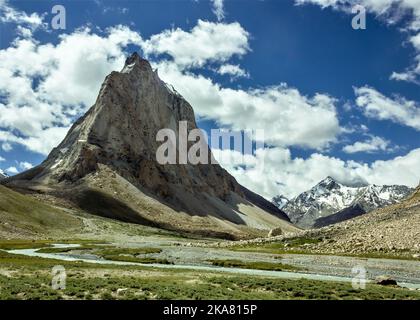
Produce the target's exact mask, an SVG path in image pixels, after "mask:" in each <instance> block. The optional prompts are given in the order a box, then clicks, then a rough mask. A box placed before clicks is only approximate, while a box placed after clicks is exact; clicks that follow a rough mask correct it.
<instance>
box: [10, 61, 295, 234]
mask: <svg viewBox="0 0 420 320" xmlns="http://www.w3.org/2000/svg"><path fill="white" fill-rule="evenodd" d="M181 121H184V122H187V131H188V132H189V131H190V130H193V129H196V128H197V124H196V121H195V116H194V111H193V109H192V107H191V105H190V104H189V103H188V102H187V101H186V100H185V99H184V98H183V97H182V96H181V95H179V94H177V93H176V92H175V91H174V90H171V89H169V86H168V85H166V84H165V83H164V82H163V81H162V80H160V79H159V77H158V75H157V73H155V72H153V71H152V68H151V66H150V64H149V62H148V61H147V60H145V59H142V58H141V57H140V56H139V55H138V54H137V53H134V54H132V55H131V56H130V57H129V58H128V59H127V61H126V65H125V67H124V69H123V70H122V72H112V73H111V74H110V75H109V76H107V77H106V79H105V82H104V84H103V85H102V88H101V91H100V93H99V96H98V98H97V100H96V103H95V104H94V105H93V106H92V107H91V108H90V110H89V111H88V112H87V113H86V114H85V115H84V116H83V117H81V118H80V119H79V120H78V121H76V123H75V124H74V125H73V126H72V128H71V129H70V131H69V132H68V134H67V136H66V137H65V139H64V140H63V142H62V143H61V144H60V145H59V146H58V147H57V148H55V149H54V150H53V151H52V152H51V153H50V155H49V156H48V158H47V159H46V160H45V161H44V162H43V163H42V164H41V165H39V166H38V167H35V168H33V169H32V170H29V171H27V172H26V173H23V174H21V175H18V176H16V177H13V179H12V181H11V182H10V183H11V184H16V185H20V186H25V187H27V188H32V189H37V190H40V189H42V190H44V191H45V190H49V192H52V193H54V194H55V195H57V196H60V197H63V198H65V199H66V200H69V201H71V202H72V203H74V204H75V205H76V206H78V207H79V208H80V209H83V210H85V211H88V212H91V213H94V214H97V215H101V216H106V217H109V218H114V219H120V220H123V221H128V222H135V223H141V224H148V225H153V226H158V227H163V228H166V229H174V230H181V231H185V232H194V233H200V234H206V235H215V236H220V237H230V238H232V237H235V238H236V237H240V238H243V237H249V236H251V235H252V236H257V235H258V236H261V235H266V234H267V230H269V229H273V228H282V229H283V230H284V231H296V229H295V227H293V226H292V225H291V224H290V223H288V222H286V221H288V217H287V216H286V214H284V213H283V212H282V211H281V210H279V209H278V208H276V207H275V206H274V205H273V204H271V203H270V202H268V201H266V200H265V199H263V198H262V197H260V196H259V195H257V194H255V193H253V192H251V191H249V190H248V189H246V188H244V187H243V186H241V185H240V184H239V183H238V182H237V181H236V180H235V179H234V178H233V177H232V176H231V175H230V174H229V173H228V172H227V171H225V170H224V169H223V168H222V167H220V166H219V165H214V164H208V165H206V164H199V165H191V164H185V165H161V164H159V163H158V162H157V161H156V152H157V149H158V148H159V146H160V145H161V144H162V143H161V142H159V141H157V140H156V136H157V133H158V132H159V130H161V129H171V130H173V131H174V132H179V127H180V122H181ZM177 152H178V148H177Z"/></svg>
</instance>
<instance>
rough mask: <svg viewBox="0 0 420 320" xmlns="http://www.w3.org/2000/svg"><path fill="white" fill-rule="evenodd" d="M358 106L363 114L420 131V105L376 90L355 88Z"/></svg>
mask: <svg viewBox="0 0 420 320" xmlns="http://www.w3.org/2000/svg"><path fill="white" fill-rule="evenodd" d="M354 92H355V94H356V105H357V106H359V107H360V108H362V109H363V113H364V114H365V115H366V116H367V117H370V118H374V119H378V120H391V121H393V122H395V123H399V124H402V125H405V126H409V127H412V128H414V129H416V130H420V105H419V104H418V103H417V102H415V101H410V100H407V99H405V98H403V97H395V98H393V99H392V98H389V97H386V96H385V95H383V94H382V93H380V92H378V91H377V90H375V89H374V88H370V87H366V86H365V87H361V88H355V89H354Z"/></svg>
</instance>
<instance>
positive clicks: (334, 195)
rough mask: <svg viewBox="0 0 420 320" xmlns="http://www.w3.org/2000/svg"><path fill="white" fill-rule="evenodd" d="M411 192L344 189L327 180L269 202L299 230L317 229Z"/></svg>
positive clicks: (396, 188)
mask: <svg viewBox="0 0 420 320" xmlns="http://www.w3.org/2000/svg"><path fill="white" fill-rule="evenodd" d="M412 192H413V189H411V188H409V187H406V186H398V185H393V186H378V185H360V184H359V185H356V186H348V185H344V184H342V183H339V182H338V181H336V180H335V179H333V178H331V177H327V178H326V179H324V180H322V181H321V182H319V183H318V184H317V185H316V186H314V187H313V188H312V189H310V190H309V191H306V192H303V193H302V194H300V195H299V196H297V197H295V198H293V199H291V200H290V201H288V202H286V203H285V200H284V197H275V198H274V199H273V203H274V204H276V205H277V206H278V207H279V208H281V209H282V210H283V211H285V212H286V213H287V214H288V216H289V218H290V219H291V221H292V222H293V223H295V224H296V225H298V226H299V227H302V228H314V227H315V228H320V227H324V226H327V225H331V224H335V223H338V222H341V221H345V220H349V219H352V218H354V217H357V216H359V215H363V214H365V213H367V212H370V211H372V210H374V209H377V208H380V207H385V206H389V205H391V204H395V203H398V202H400V201H401V200H403V199H404V198H406V197H407V196H408V195H410V194H411V193H412Z"/></svg>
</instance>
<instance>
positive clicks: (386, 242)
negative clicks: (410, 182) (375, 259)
mask: <svg viewBox="0 0 420 320" xmlns="http://www.w3.org/2000/svg"><path fill="white" fill-rule="evenodd" d="M306 236H309V237H319V238H321V239H323V241H322V242H320V243H318V244H314V245H311V246H309V247H308V249H312V250H315V251H319V252H331V253H372V252H377V253H379V254H381V253H394V254H403V255H405V256H411V257H413V258H420V186H419V187H418V188H417V189H416V190H415V191H414V192H413V193H412V195H410V196H409V197H408V198H407V199H405V200H403V201H401V202H400V203H397V204H394V205H391V206H387V207H384V208H380V209H376V210H374V211H372V212H370V213H369V214H366V215H363V216H361V217H357V218H355V219H352V220H348V221H345V222H342V223H339V224H337V225H332V226H328V227H324V228H321V229H317V230H312V231H309V232H308V233H307V234H306Z"/></svg>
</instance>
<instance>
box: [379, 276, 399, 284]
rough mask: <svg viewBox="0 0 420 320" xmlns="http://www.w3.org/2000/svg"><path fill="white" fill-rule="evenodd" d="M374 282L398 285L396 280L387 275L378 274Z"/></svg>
mask: <svg viewBox="0 0 420 320" xmlns="http://www.w3.org/2000/svg"><path fill="white" fill-rule="evenodd" d="M375 283H376V284H379V285H381V286H397V285H398V283H397V281H396V280H395V279H393V278H391V277H389V276H378V277H377V278H376V279H375Z"/></svg>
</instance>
